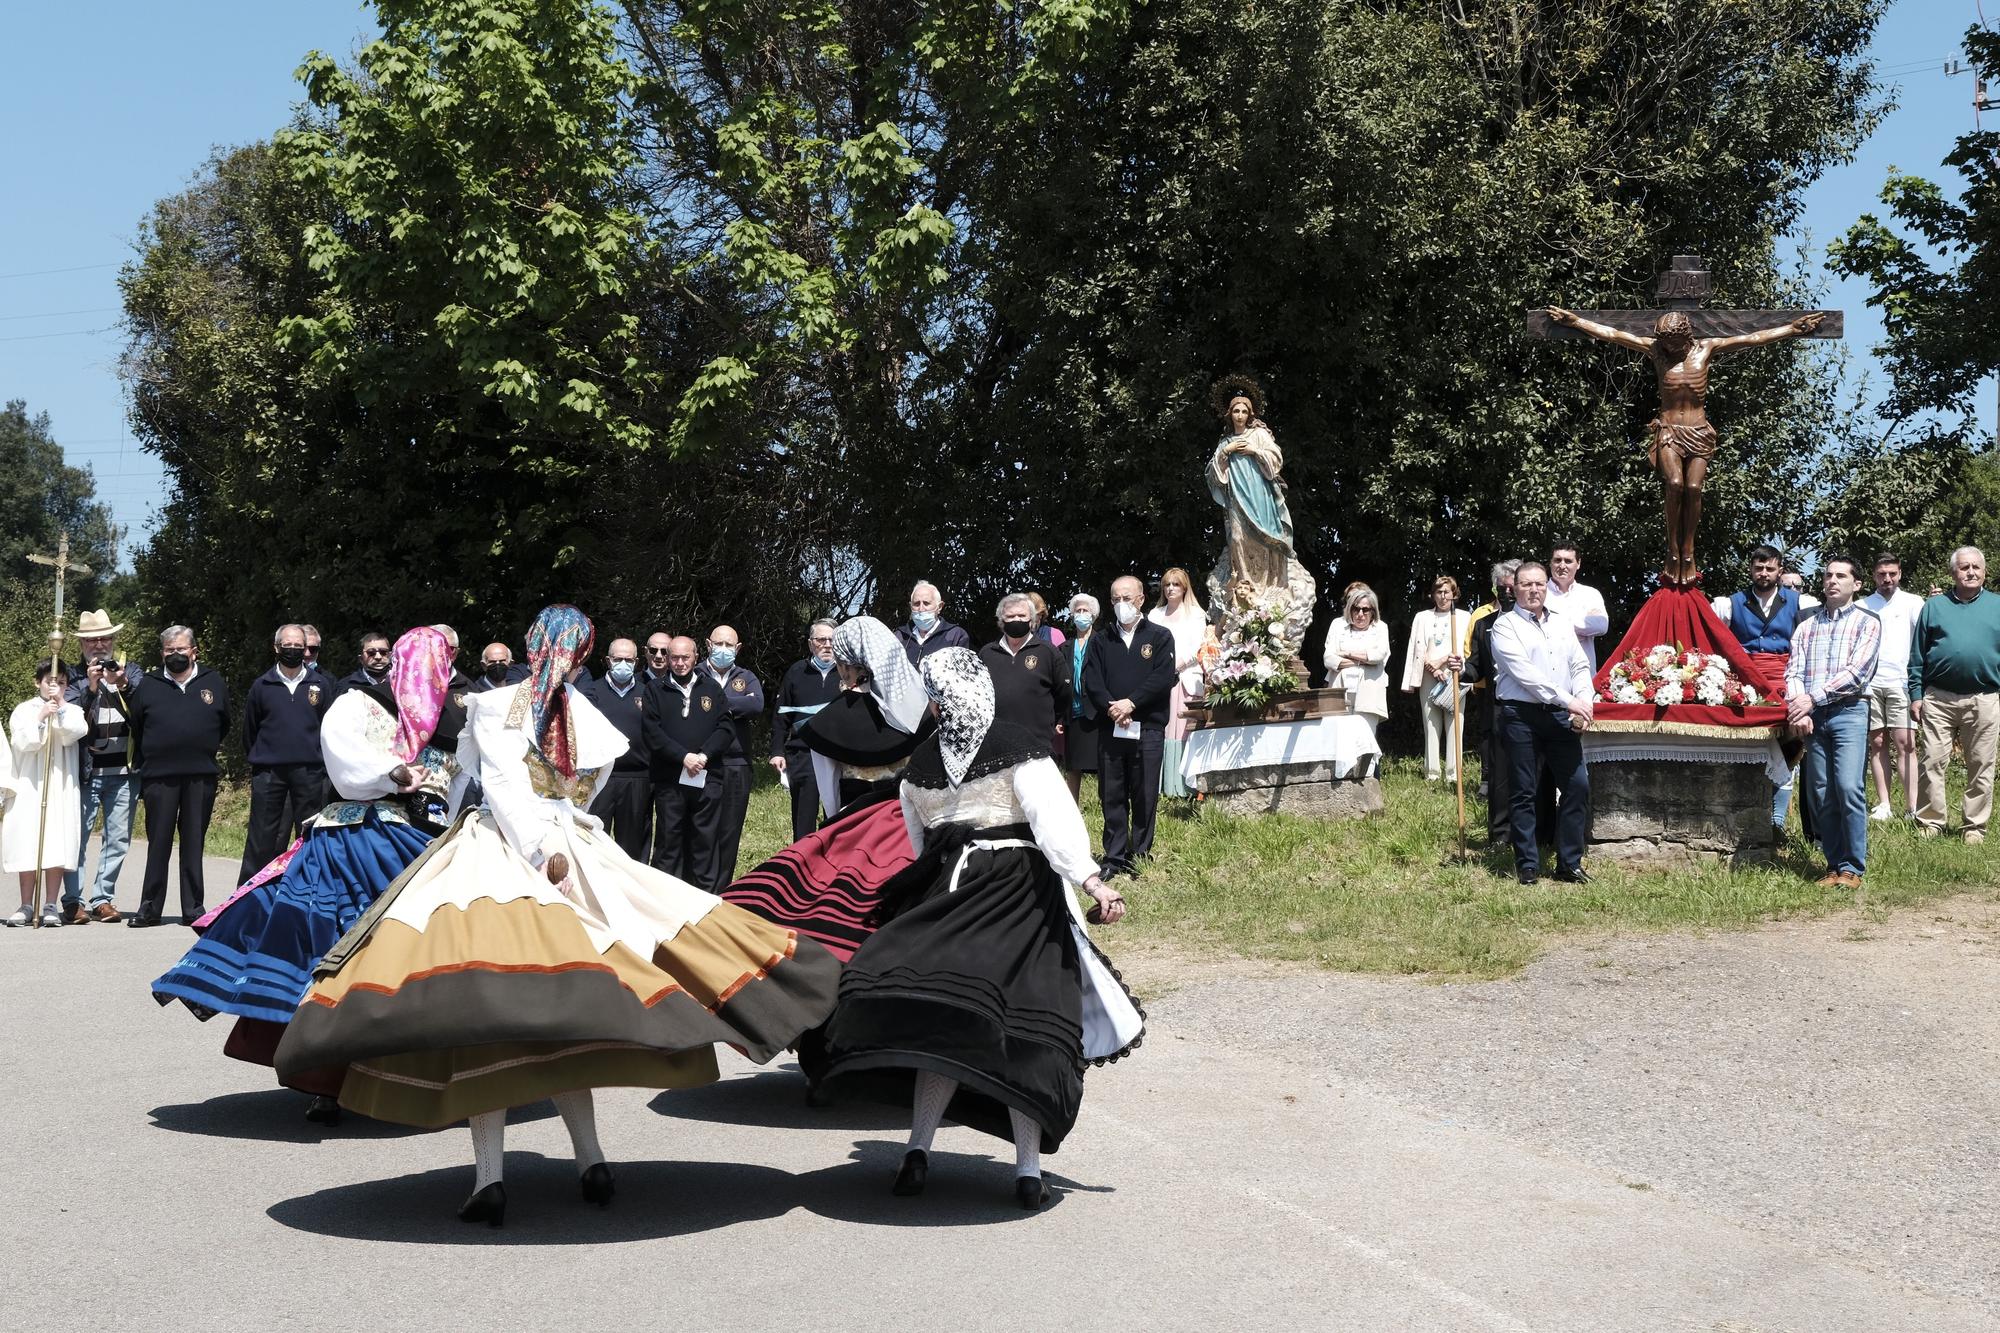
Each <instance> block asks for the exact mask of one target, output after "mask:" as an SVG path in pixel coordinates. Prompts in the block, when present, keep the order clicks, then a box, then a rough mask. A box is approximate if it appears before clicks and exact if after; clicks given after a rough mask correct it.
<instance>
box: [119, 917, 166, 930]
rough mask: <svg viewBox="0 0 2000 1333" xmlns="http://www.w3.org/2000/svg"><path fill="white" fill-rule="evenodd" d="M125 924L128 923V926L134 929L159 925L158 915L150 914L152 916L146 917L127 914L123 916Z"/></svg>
mask: <svg viewBox="0 0 2000 1333" xmlns="http://www.w3.org/2000/svg"><path fill="white" fill-rule="evenodd" d="M125 924H126V925H128V926H130V927H131V928H132V929H134V930H143V929H145V928H146V927H147V926H157V925H159V924H160V918H158V917H156V916H152V917H147V916H128V917H126V918H125Z"/></svg>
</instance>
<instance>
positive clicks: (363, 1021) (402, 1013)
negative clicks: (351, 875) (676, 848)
mask: <svg viewBox="0 0 2000 1333" xmlns="http://www.w3.org/2000/svg"><path fill="white" fill-rule="evenodd" d="M560 836H561V840H562V842H563V843H564V844H565V845H562V846H559V847H551V848H550V849H549V850H551V851H555V850H562V851H565V852H566V853H567V854H568V856H569V859H570V864H571V866H572V867H573V879H574V881H575V884H574V891H573V893H574V896H570V895H566V894H564V893H562V892H560V891H558V889H557V888H556V887H555V886H554V885H551V884H550V883H549V882H548V880H547V878H546V877H545V876H544V875H543V874H542V873H541V872H540V871H538V870H536V869H535V868H534V867H533V866H532V865H531V864H529V862H528V861H527V860H525V859H524V858H522V857H521V856H520V855H519V854H518V853H516V852H515V851H514V850H513V849H512V848H510V847H509V846H508V845H507V843H506V842H505V840H504V839H503V838H502V837H501V835H500V833H499V831H498V829H497V828H496V827H495V825H494V823H493V821H492V817H491V816H490V815H488V814H485V813H483V812H482V813H481V814H479V815H476V816H473V817H472V818H470V819H468V820H467V821H465V822H464V823H463V824H461V825H460V826H459V827H458V828H457V829H455V830H454V831H453V832H452V833H450V834H448V835H446V836H445V837H444V838H441V839H439V841H438V843H436V844H434V845H433V847H432V848H431V849H430V852H429V853H428V854H427V855H426V856H425V857H424V858H423V859H422V860H421V861H419V862H418V863H417V864H416V865H415V866H413V867H411V870H410V872H409V873H408V874H407V875H406V876H405V882H404V883H402V884H401V885H400V886H398V887H397V888H395V889H394V890H392V892H394V894H395V897H394V899H393V901H392V902H390V903H389V904H388V906H387V907H386V909H385V910H384V911H382V912H381V913H380V914H379V916H378V917H376V918H375V919H374V920H373V921H372V923H371V929H370V930H369V933H368V934H367V935H366V938H365V939H363V940H362V941H361V942H360V943H359V944H358V945H354V944H351V943H350V942H345V941H344V942H343V944H344V945H347V946H348V947H344V948H337V949H336V951H335V955H336V956H337V957H338V960H339V961H338V962H337V963H336V964H335V965H333V966H332V967H330V968H328V969H323V974H322V975H321V976H319V977H318V978H317V980H316V981H315V982H314V984H313V987H312V989H311V990H310V991H309V992H308V993H307V995H306V998H305V1001H304V1003H302V1004H301V1005H300V1006H299V1010H298V1012H297V1014H296V1015H295V1016H294V1017H293V1019H292V1022H291V1024H290V1026H289V1028H288V1029H287V1031H286V1035H285V1038H284V1042H283V1044H282V1045H281V1046H280V1047H279V1049H278V1055H277V1064H278V1070H279V1075H280V1077H284V1076H285V1072H286V1071H287V1070H288V1069H290V1070H294V1071H308V1070H313V1069H320V1068H325V1067H328V1066H343V1065H344V1066H346V1069H347V1072H346V1076H345V1078H344V1079H343V1081H342V1083H341V1090H340V1102H341V1105H343V1106H345V1107H347V1108H349V1109H350V1110H354V1111H357V1112H360V1113H361V1114H364V1115H368V1116H373V1117H374V1118H376V1119H378V1120H388V1121H395V1122H397V1123H401V1124H407V1125H418V1126H424V1127H436V1126H441V1125H448V1124H451V1123H452V1122H454V1121H457V1120H461V1119H464V1118H465V1117H467V1116H470V1115H476V1114H479V1113H480V1112H484V1111H494V1110H500V1109H503V1108H505V1107H509V1106H518V1105H521V1104H522V1103H524V1102H532V1101H536V1100H538V1099H540V1098H543V1097H547V1096H549V1095H551V1094H553V1093H558V1092H570V1091H576V1090H579V1089H584V1088H594V1087H612V1086H634V1087H649V1088H682V1087H693V1086H696V1085H699V1084H702V1083H708V1082H712V1081H714V1079H715V1078H716V1077H717V1072H716V1065H715V1046H716V1044H717V1043H726V1044H728V1045H730V1046H733V1047H735V1048H736V1049H738V1050H740V1051H742V1052H743V1053H744V1054H745V1055H747V1056H748V1057H749V1058H751V1059H752V1060H755V1061H757V1062H759V1063H762V1062H764V1061H766V1060H769V1059H770V1058H771V1057H772V1056H774V1055H776V1054H777V1053H778V1052H779V1051H782V1050H783V1049H785V1047H786V1046H788V1045H789V1044H791V1042H792V1041H793V1040H794V1039H795V1038H796V1037H797V1036H798V1034H799V1033H801V1032H803V1031H804V1030H805V1029H807V1028H809V1027H812V1026H814V1025H816V1024H818V1023H819V1022H821V1021H822V1020H824V1019H825V1018H826V1016H827V1014H828V1013H829V1012H830V1011H831V1010H832V1008H833V1003H834V997H835V991H836V988H837V987H838V985H839V972H840V965H839V963H838V962H837V961H836V960H835V959H834V957H833V955H831V954H830V953H828V952H827V951H826V950H825V949H824V948H821V947H820V946H819V945H817V944H815V943H813V942H812V941H811V940H802V939H800V938H799V936H798V935H797V933H796V932H794V931H790V930H786V929H784V928H782V927H779V926H775V925H773V924H771V923H770V922H767V921H765V920H763V919H762V918H760V917H758V916H755V915H754V914H752V913H750V912H747V911H744V910H743V909H742V908H739V907H736V906H734V905H733V904H730V903H725V902H723V901H721V900H720V899H718V898H715V897H713V896H712V895H710V894H706V893H703V892H701V891H700V890H698V889H695V888H693V887H691V886H689V885H687V884H685V883H683V882H681V881H680V880H678V879H675V878H673V877H672V876H670V875H667V874H664V873H662V872H660V871H657V870H654V869H652V868H651V867H649V866H646V865H643V864H641V863H639V862H636V861H633V860H631V859H630V858H629V857H627V856H625V854H624V853H623V852H621V851H620V850H619V849H618V847H617V845H616V844H615V843H614V842H613V841H612V840H611V839H610V838H609V837H608V836H606V835H605V834H603V833H602V832H601V831H596V830H591V829H588V828H584V827H581V826H577V825H566V826H565V828H564V830H563V832H562V833H561V835H560Z"/></svg>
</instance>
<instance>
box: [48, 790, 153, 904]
mask: <svg viewBox="0 0 2000 1333" xmlns="http://www.w3.org/2000/svg"><path fill="white" fill-rule="evenodd" d="M82 797H83V845H82V846H81V847H78V848H77V849H76V869H74V870H71V871H68V872H66V873H65V874H64V875H63V892H62V901H63V906H64V907H66V908H67V907H75V906H77V905H78V904H79V903H81V902H82V901H83V858H84V853H86V852H88V851H89V850H90V827H91V825H93V824H95V823H96V822H97V812H98V811H100V810H102V811H103V812H104V839H103V841H102V842H100V843H99V844H98V846H97V885H96V889H95V891H94V892H93V893H92V894H91V895H90V906H92V907H95V906H97V905H98V904H99V903H108V902H110V901H111V899H112V897H113V895H115V894H116V893H117V892H118V872H119V870H120V869H121V868H123V866H124V864H125V852H126V849H128V848H129V847H131V845H132V807H133V805H134V804H135V803H136V802H137V800H138V797H139V775H138V774H137V773H92V774H89V775H88V776H87V777H85V778H84V780H83V789H82Z"/></svg>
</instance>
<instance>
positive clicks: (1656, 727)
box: [1589, 718, 1784, 741]
mask: <svg viewBox="0 0 2000 1333" xmlns="http://www.w3.org/2000/svg"><path fill="white" fill-rule="evenodd" d="M1783 729H1784V724H1783V723H1782V722H1780V723H1773V724H1770V725H1756V726H1748V727H1711V726H1709V725H1707V724H1706V723H1703V722H1627V721H1624V720H1623V719H1619V720H1616V721H1614V720H1612V719H1610V718H1604V719H1594V720H1593V721H1592V722H1591V724H1590V728H1589V730H1590V731H1595V732H1603V733H1610V734H1615V735H1619V736H1699V737H1702V738H1703V739H1705V740H1714V741H1734V740H1770V739H1771V738H1772V737H1774V736H1776V735H1778V733H1779V732H1780V731H1782V730H1783Z"/></svg>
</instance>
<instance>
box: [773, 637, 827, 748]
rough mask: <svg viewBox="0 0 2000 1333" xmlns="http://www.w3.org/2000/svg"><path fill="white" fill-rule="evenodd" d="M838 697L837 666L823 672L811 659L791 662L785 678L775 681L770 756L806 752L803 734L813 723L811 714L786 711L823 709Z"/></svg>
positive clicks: (806, 658) (805, 658) (802, 658)
mask: <svg viewBox="0 0 2000 1333" xmlns="http://www.w3.org/2000/svg"><path fill="white" fill-rule="evenodd" d="M839 697H840V668H839V667H828V668H827V669H826V671H825V672H824V673H822V672H821V671H820V669H819V668H818V667H816V666H814V665H813V659H812V658H810V657H801V658H800V659H799V660H798V661H796V662H794V663H792V665H791V666H790V667H789V668H787V669H786V671H785V678H784V679H783V680H782V681H779V682H778V712H777V715H776V716H775V717H773V718H772V719H771V754H772V756H773V757H776V756H778V755H789V756H791V757H793V758H797V757H798V756H799V755H802V754H806V753H807V750H806V734H805V733H806V728H807V727H809V726H810V725H811V723H812V714H811V713H808V712H802V711H801V712H787V711H785V710H787V709H808V708H814V709H817V708H824V707H826V705H828V704H830V703H832V702H833V701H834V700H835V699H838V698H839Z"/></svg>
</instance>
